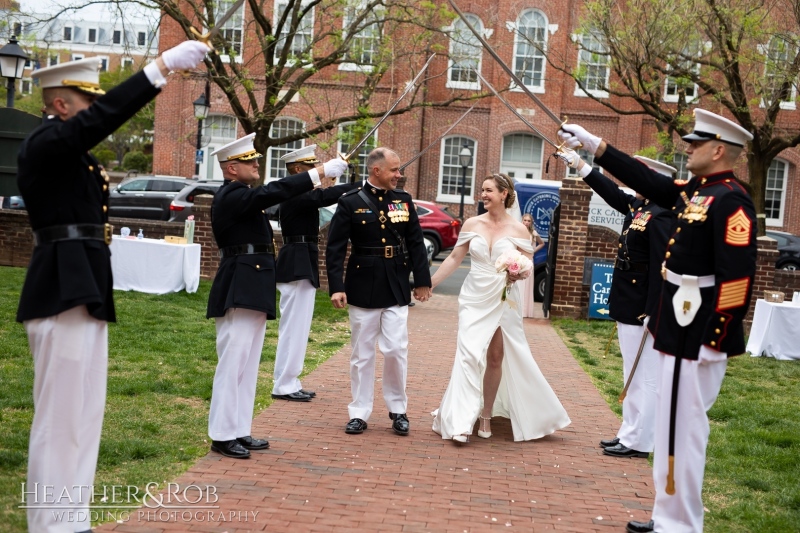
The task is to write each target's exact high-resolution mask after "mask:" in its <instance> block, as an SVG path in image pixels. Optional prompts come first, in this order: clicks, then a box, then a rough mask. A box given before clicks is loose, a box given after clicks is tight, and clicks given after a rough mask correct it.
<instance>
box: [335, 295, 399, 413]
mask: <svg viewBox="0 0 800 533" xmlns="http://www.w3.org/2000/svg"><path fill="white" fill-rule="evenodd" d="M349 311H350V331H351V332H352V334H351V341H350V343H351V346H352V348H353V353H352V354H351V355H350V389H351V392H352V394H353V401H352V402H351V403H350V405H349V406H348V411H349V413H350V418H351V419H352V418H360V419H361V420H364V421H367V420H369V417H370V415H371V414H372V403H373V400H374V398H375V359H376V354H375V344H376V343H377V344H378V347H379V348H380V350H381V353H382V354H383V384H382V385H383V399H384V401H385V402H386V407H387V408H388V409H389V412H390V413H405V412H406V407H407V405H408V397H407V396H406V374H407V372H408V323H407V322H408V307H407V306H399V305H394V306H392V307H387V308H384V309H365V308H363V307H356V306H353V305H350V306H349Z"/></svg>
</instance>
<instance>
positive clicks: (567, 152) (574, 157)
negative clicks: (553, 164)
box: [556, 148, 582, 168]
mask: <svg viewBox="0 0 800 533" xmlns="http://www.w3.org/2000/svg"><path fill="white" fill-rule="evenodd" d="M556 156H557V157H558V158H559V159H561V160H562V161H563V162H564V163H566V164H567V166H568V167H570V168H578V165H579V164H580V162H581V161H582V159H581V156H579V155H578V153H577V152H575V150H571V149H569V148H562V149H561V150H559V151H557V152H556Z"/></svg>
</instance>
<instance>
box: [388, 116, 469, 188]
mask: <svg viewBox="0 0 800 533" xmlns="http://www.w3.org/2000/svg"><path fill="white" fill-rule="evenodd" d="M474 108H475V104H472V107H470V108H469V109H467V110H466V111H465V112H464V114H463V115H461V116H460V117H458V120H456V121H455V122H453V123H452V124H451V125H450V127H449V128H447V129H446V130H444V133H442V134H441V135H439V136H438V137H437V138H436V140H435V141H433V142H432V143H430V144H429V145H428V146H426V147H425V149H424V150H422V151H421V152H420V153H418V154H417V155H415V156H414V157H412V158H411V159H409V160H408V161H406V162H405V163H403V165H402V166H401V167H400V172H402V171H403V169H405V168H406V167H407V166H408V165H410V164H411V163H413V162H414V161H416V160H417V159H419V158H420V157H422V154H424V153H425V152H427V151H428V150H430V149H431V148H433V146H434V145H435V144H436V143H438V142H439V141H441V140H442V138H443V137H444V136H445V135H447V134H448V133H450V130H452V129H453V128H455V127H456V126H458V123H459V122H461V121H462V120H463V119H464V117H466V116H467V115H469V112H470V111H472V110H473V109H474Z"/></svg>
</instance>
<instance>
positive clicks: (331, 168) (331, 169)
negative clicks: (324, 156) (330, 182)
mask: <svg viewBox="0 0 800 533" xmlns="http://www.w3.org/2000/svg"><path fill="white" fill-rule="evenodd" d="M322 171H323V173H324V174H325V177H326V178H338V177H339V176H341V175H342V174H344V173H345V172H346V171H347V161H345V160H344V159H338V158H337V159H331V160H329V161H325V163H323V165H322Z"/></svg>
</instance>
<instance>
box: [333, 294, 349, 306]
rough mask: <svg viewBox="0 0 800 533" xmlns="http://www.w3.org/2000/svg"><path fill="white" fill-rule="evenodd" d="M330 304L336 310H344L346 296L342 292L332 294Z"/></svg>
mask: <svg viewBox="0 0 800 533" xmlns="http://www.w3.org/2000/svg"><path fill="white" fill-rule="evenodd" d="M331 303H332V304H333V306H334V307H335V308H336V309H344V308H345V307H347V294H345V293H343V292H334V293H333V294H332V295H331Z"/></svg>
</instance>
